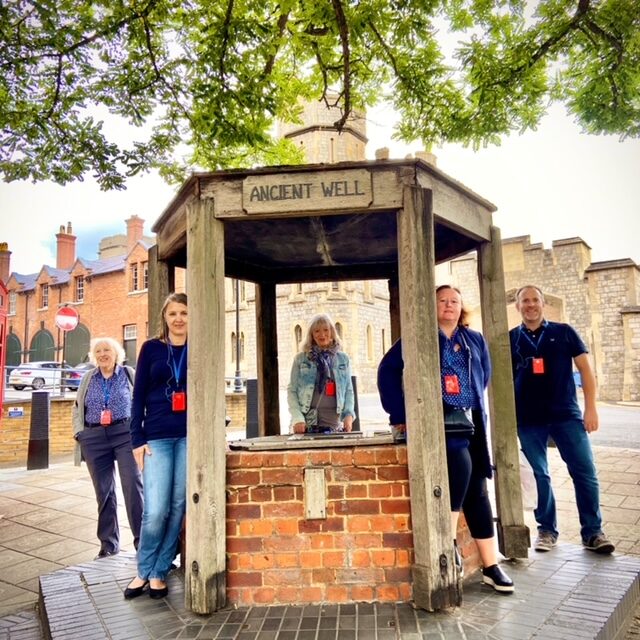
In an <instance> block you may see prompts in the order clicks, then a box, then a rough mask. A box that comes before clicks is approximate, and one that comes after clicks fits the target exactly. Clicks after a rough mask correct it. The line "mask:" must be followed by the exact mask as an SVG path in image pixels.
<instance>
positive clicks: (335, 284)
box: [331, 282, 340, 291]
mask: <svg viewBox="0 0 640 640" xmlns="http://www.w3.org/2000/svg"><path fill="white" fill-rule="evenodd" d="M331 291H340V283H339V282H332V283H331Z"/></svg>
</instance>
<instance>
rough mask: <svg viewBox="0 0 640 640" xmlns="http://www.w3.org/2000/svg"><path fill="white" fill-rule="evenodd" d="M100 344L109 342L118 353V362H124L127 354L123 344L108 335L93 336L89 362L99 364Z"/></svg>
mask: <svg viewBox="0 0 640 640" xmlns="http://www.w3.org/2000/svg"><path fill="white" fill-rule="evenodd" d="M99 344H108V345H109V346H110V347H111V349H112V350H113V352H114V353H115V354H116V364H122V363H123V362H124V359H125V357H126V354H125V352H124V349H123V348H122V345H121V344H120V343H119V342H118V341H117V340H115V339H114V338H109V337H108V336H106V337H104V338H93V340H91V343H90V344H89V362H90V363H91V364H95V365H96V366H97V365H98V362H97V361H96V349H97V348H98V345H99Z"/></svg>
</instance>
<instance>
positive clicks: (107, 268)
mask: <svg viewBox="0 0 640 640" xmlns="http://www.w3.org/2000/svg"><path fill="white" fill-rule="evenodd" d="M126 224H127V234H126V236H122V237H120V236H116V238H117V240H116V241H115V242H112V243H111V245H115V249H114V248H113V246H112V250H111V252H110V253H109V255H108V257H103V256H102V255H99V257H98V259H97V260H87V259H84V258H80V257H76V236H75V235H73V230H72V227H71V223H68V224H67V226H66V227H65V226H64V225H62V226H61V227H60V231H59V233H57V234H56V240H57V250H56V266H55V267H51V266H49V265H43V266H42V267H41V268H40V270H39V271H38V272H37V273H31V274H27V275H23V274H19V273H15V272H14V273H11V274H10V275H8V276H7V273H8V272H9V266H10V254H11V252H10V251H9V250H8V249H7V250H6V251H4V252H0V254H2V255H0V265H2V268H3V270H4V274H3V273H0V279H5V278H6V280H5V282H6V283H7V289H8V292H9V293H8V297H9V304H8V317H7V320H8V331H7V339H6V347H7V366H15V365H17V364H19V363H20V362H28V361H30V362H34V361H38V360H58V361H60V360H62V359H64V360H66V361H67V362H69V363H70V364H77V363H78V362H82V361H83V360H84V359H85V358H86V355H87V351H88V348H89V341H90V339H91V338H92V337H94V336H111V337H114V338H116V339H117V340H119V341H120V342H121V343H122V344H123V346H124V347H125V351H126V353H127V359H128V361H129V362H131V363H135V359H136V355H137V352H138V349H139V347H140V344H141V343H142V341H143V340H144V339H145V338H146V336H147V332H148V327H147V264H148V250H149V247H150V246H151V244H152V243H153V239H152V238H149V237H145V236H144V234H143V227H144V220H142V219H141V218H139V217H138V216H131V217H130V218H129V219H128V220H127V221H126ZM65 305H73V306H74V307H75V308H76V309H77V310H78V312H79V315H80V322H79V324H78V326H77V327H76V328H75V329H74V330H73V331H70V332H68V333H67V334H66V336H64V335H63V332H62V331H60V330H59V329H58V328H57V327H56V324H55V317H56V313H57V311H58V309H59V308H60V307H62V306H65ZM63 351H64V354H63V353H62V352H63Z"/></svg>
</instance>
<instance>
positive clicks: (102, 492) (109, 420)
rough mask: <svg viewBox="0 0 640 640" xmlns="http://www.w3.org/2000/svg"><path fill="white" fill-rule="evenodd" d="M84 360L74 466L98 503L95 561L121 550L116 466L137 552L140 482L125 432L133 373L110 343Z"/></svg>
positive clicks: (100, 342)
mask: <svg viewBox="0 0 640 640" xmlns="http://www.w3.org/2000/svg"><path fill="white" fill-rule="evenodd" d="M89 359H90V361H91V362H92V363H93V364H95V365H97V366H96V368H95V369H94V370H93V371H89V372H88V373H86V374H85V375H84V377H83V378H82V380H81V382H80V386H79V387H78V393H77V394H76V401H75V403H74V405H73V411H72V421H73V437H74V438H75V439H76V442H77V445H76V456H75V457H76V464H78V465H79V464H80V461H81V460H84V461H85V462H86V463H87V468H88V469H89V475H90V476H91V480H92V481H93V488H94V490H95V492H96V501H97V502H98V529H97V535H98V540H100V551H99V552H98V555H97V556H96V559H98V558H105V557H106V556H112V555H114V554H116V553H118V551H120V531H119V527H118V502H117V498H116V471H115V463H116V462H117V463H118V471H119V473H120V484H121V486H122V493H123V495H124V503H125V507H126V509H127V517H128V519H129V526H130V527H131V533H132V535H133V544H134V546H135V548H136V549H137V548H138V540H139V538H140V523H141V521H142V478H141V475H140V470H139V469H138V467H137V465H136V462H135V460H134V458H133V452H132V450H131V434H130V432H129V420H130V416H131V386H132V382H133V373H134V372H133V369H132V368H131V367H125V366H123V365H122V363H123V362H124V349H123V348H122V347H121V346H120V345H119V344H118V343H117V342H116V341H115V340H114V339H113V338H97V339H95V340H93V341H92V342H91V348H90V350H89ZM80 454H81V455H82V457H81V456H80Z"/></svg>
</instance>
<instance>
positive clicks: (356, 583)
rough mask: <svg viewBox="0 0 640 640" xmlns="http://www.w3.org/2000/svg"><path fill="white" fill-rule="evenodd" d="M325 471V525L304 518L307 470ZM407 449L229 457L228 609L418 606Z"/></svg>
mask: <svg viewBox="0 0 640 640" xmlns="http://www.w3.org/2000/svg"><path fill="white" fill-rule="evenodd" d="M307 466H313V467H319V466H320V467H324V470H325V480H326V485H327V517H326V519H324V520H306V519H305V517H304V495H303V485H304V468H305V467H307ZM410 510H411V506H410V502H409V483H408V476H407V464H406V448H405V447H402V446H385V447H354V448H348V449H315V450H306V451H300V450H297V451H296V450H294V451H278V452H263V453H253V452H251V453H244V452H243V453H232V454H229V455H227V555H228V572H227V597H228V600H229V603H230V604H234V605H238V606H246V605H253V604H279V603H314V602H357V601H378V602H395V601H408V600H410V599H411V564H412V561H413V547H412V534H411V518H410Z"/></svg>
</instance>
